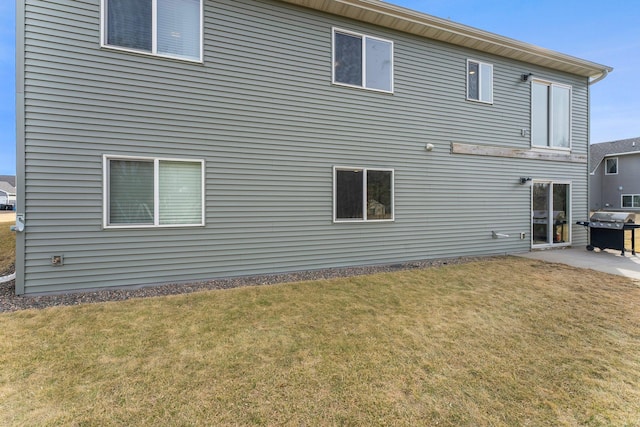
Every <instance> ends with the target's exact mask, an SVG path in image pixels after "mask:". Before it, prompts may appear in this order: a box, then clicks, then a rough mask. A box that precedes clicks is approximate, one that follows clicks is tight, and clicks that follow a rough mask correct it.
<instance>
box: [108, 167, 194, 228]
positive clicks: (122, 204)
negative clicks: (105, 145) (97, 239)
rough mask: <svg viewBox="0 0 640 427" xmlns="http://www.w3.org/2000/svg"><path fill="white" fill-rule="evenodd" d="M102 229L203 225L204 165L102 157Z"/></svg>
mask: <svg viewBox="0 0 640 427" xmlns="http://www.w3.org/2000/svg"><path fill="white" fill-rule="evenodd" d="M104 166H105V206H106V211H105V221H104V222H105V227H118V226H172V225H204V212H203V207H204V188H203V187H204V185H203V183H204V161H203V160H197V161H191V160H175V159H157V158H151V159H149V158H119V157H109V156H105V160H104Z"/></svg>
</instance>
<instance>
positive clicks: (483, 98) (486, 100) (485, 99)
mask: <svg viewBox="0 0 640 427" xmlns="http://www.w3.org/2000/svg"><path fill="white" fill-rule="evenodd" d="M471 63H473V64H478V99H476V98H471V97H470V96H469V82H470V77H469V76H470V71H469V64H471ZM483 66H485V67H489V68H490V70H491V72H490V75H489V79H490V83H491V91H490V92H491V93H489V94H488V95H486V94H485V93H483V90H482V87H483V85H482V79H483V77H484V72H483V71H482V68H483ZM466 89H467V90H466V92H467V101H473V102H480V103H482V104H493V64H489V63H488V62H483V61H477V60H475V59H467V88H466Z"/></svg>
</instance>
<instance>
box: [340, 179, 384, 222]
mask: <svg viewBox="0 0 640 427" xmlns="http://www.w3.org/2000/svg"><path fill="white" fill-rule="evenodd" d="M333 180H334V221H336V222H341V221H384V220H387V221H389V220H393V219H394V208H393V170H389V169H366V168H347V167H336V168H334V177H333Z"/></svg>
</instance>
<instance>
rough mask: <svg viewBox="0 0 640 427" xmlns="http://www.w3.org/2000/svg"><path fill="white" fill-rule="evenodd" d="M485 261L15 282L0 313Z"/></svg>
mask: <svg viewBox="0 0 640 427" xmlns="http://www.w3.org/2000/svg"><path fill="white" fill-rule="evenodd" d="M486 258H487V257H458V258H443V259H433V260H423V261H413V262H406V263H400V264H386V265H375V266H362V267H342V268H330V269H322V270H310V271H301V272H293V273H284V274H269V275H258V276H243V277H233V278H223V279H216V280H207V281H202V282H194V283H186V284H185V283H180V284H168V285H158V286H146V287H143V288H120V289H104V290H98V291H86V292H74V293H61V294H48V295H39V296H17V295H16V294H15V281H14V280H11V281H9V282H6V283H2V284H0V313H1V312H9V311H18V310H26V309H43V308H47V307H55V306H67V305H78V304H87V303H96V302H107V301H124V300H127V299H130V298H148V297H157V296H165V295H178V294H186V293H191V292H198V291H204V290H213V289H230V288H237V287H241V286H258V285H273V284H276V283H286V282H299V281H306V280H322V279H332V278H337V277H349V276H358V275H365V274H373V273H383V272H389V271H397V270H409V269H418V268H429V267H439V266H442V265H451V264H462V263H466V262H471V261H478V260H481V259H486ZM10 273H12V271H10V272H6V273H5V275H6V274H10ZM0 276H3V274H0Z"/></svg>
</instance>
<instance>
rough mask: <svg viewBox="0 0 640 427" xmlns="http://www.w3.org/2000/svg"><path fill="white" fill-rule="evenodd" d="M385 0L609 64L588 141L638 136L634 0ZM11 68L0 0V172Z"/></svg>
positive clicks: (10, 30)
mask: <svg viewBox="0 0 640 427" xmlns="http://www.w3.org/2000/svg"><path fill="white" fill-rule="evenodd" d="M95 2H96V4H98V3H99V1H98V0H95ZM389 2H390V3H394V4H397V5H399V6H404V7H408V8H410V9H415V10H419V11H421V12H425V13H428V14H430V15H434V16H437V17H440V18H445V19H451V20H452V21H455V22H459V23H461V24H465V25H470V26H472V27H476V28H480V29H482V30H485V31H490V32H492V33H496V34H500V35H502V36H506V37H511V38H514V39H517V40H520V41H523V42H526V43H531V44H534V45H538V46H541V47H544V48H548V49H553V50H556V51H559V52H562V53H565V54H569V55H573V56H577V57H579V58H582V59H586V60H589V61H593V62H597V63H600V64H604V65H608V66H611V67H613V68H614V71H613V72H612V73H611V74H610V75H609V76H608V77H607V78H606V79H605V80H603V81H601V82H599V83H597V84H595V85H593V86H592V87H591V142H604V141H613V140H617V139H625V138H633V137H640V80H639V79H638V78H636V76H635V74H634V73H635V72H636V71H637V70H640V33H639V32H638V29H637V23H638V22H640V1H635V0H609V1H602V0H598V1H596V0H531V1H523V0H519V1H509V2H507V1H504V0H482V1H480V0H392V1H389ZM14 70H15V1H14V0H0V94H1V97H0V175H12V174H15V170H16V166H15V71H14Z"/></svg>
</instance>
